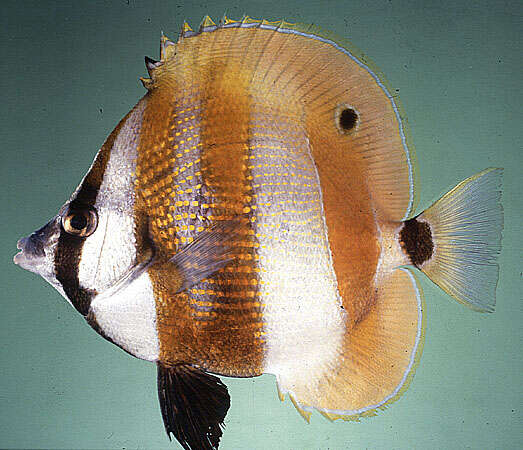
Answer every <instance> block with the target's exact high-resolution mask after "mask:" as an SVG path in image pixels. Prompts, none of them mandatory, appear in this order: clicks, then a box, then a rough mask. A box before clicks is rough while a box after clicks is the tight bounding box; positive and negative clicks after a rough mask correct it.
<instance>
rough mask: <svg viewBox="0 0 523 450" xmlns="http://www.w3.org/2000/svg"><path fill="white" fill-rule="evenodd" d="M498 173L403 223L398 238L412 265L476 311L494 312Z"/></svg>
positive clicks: (477, 178) (487, 173) (470, 181)
mask: <svg viewBox="0 0 523 450" xmlns="http://www.w3.org/2000/svg"><path fill="white" fill-rule="evenodd" d="M502 173H503V169H497V168H490V169H486V170H484V171H483V172H480V173H478V174H476V175H474V176H472V177H470V178H467V179H466V180H465V181H462V182H461V183H459V184H458V185H457V186H456V187H455V188H454V189H452V190H451V191H450V192H448V193H446V194H445V195H444V196H443V197H442V198H440V199H439V200H438V201H437V202H436V203H434V204H433V205H432V206H431V207H430V208H428V209H427V210H426V211H424V212H423V213H422V214H421V215H419V216H418V217H416V218H414V219H411V220H409V221H407V222H405V225H404V227H403V229H402V231H401V235H400V239H401V241H402V245H403V247H404V248H405V250H406V252H407V253H408V254H409V257H410V259H411V261H412V263H413V264H414V265H415V266H417V267H418V268H420V269H421V270H422V271H423V272H424V273H426V274H427V275H428V277H429V278H430V279H431V280H432V281H434V283H436V284H437V285H438V286H439V287H441V288H442V289H443V290H444V291H445V292H447V293H448V294H449V295H451V296H452V297H454V298H455V299H456V300H457V301H459V302H460V303H463V304H464V305H466V306H468V307H470V308H472V309H474V310H476V311H482V312H492V311H494V306H495V304H496V285H497V282H498V272H499V267H498V264H497V263H496V258H497V256H498V254H499V252H500V250H501V231H502V229H503V208H502V206H501V203H500V200H501V177H502ZM427 224H428V225H427Z"/></svg>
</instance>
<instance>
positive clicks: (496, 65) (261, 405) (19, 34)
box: [0, 0, 523, 450]
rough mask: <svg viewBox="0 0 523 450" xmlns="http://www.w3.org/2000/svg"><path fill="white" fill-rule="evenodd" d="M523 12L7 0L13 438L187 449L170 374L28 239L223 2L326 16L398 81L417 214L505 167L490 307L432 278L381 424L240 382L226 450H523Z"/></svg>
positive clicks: (233, 12) (7, 331) (300, 17)
mask: <svg viewBox="0 0 523 450" xmlns="http://www.w3.org/2000/svg"><path fill="white" fill-rule="evenodd" d="M522 9H523V8H522V6H521V3H520V2H517V1H513V2H469V1H462V2H459V1H458V2H456V1H433V2H420V1H376V2H364V1H345V2H342V1H324V2H320V1H299V2H298V1H294V2H291V1H281V0H279V1H271V2H260V1H256V2H254V1H251V2H249V1H244V2H221V1H214V2H199V1H191V2H186V1H182V0H178V1H157V2H147V1H135V0H129V1H125V0H123V1H110V2H109V1H89V2H79V1H75V2H50V1H48V2H45V1H34V2H28V1H16V2H14V1H13V2H10V1H5V0H4V1H2V3H1V13H0V23H1V27H0V35H1V40H0V47H1V62H0V64H1V66H2V72H1V73H2V79H1V81H0V88H1V90H0V92H1V93H2V102H1V105H0V114H1V116H0V119H1V121H0V123H1V141H0V148H1V157H2V158H1V167H0V180H1V183H2V189H1V190H0V196H1V197H0V202H1V205H2V210H1V212H0V216H1V218H2V220H1V221H0V226H1V227H2V228H1V232H0V248H1V258H0V264H1V267H0V285H1V286H2V289H1V293H0V302H1V303H0V321H1V326H0V342H1V344H0V357H1V375H0V377H1V385H0V393H1V399H0V408H1V420H0V447H2V448H3V447H18V448H35V447H40V448H127V449H130V448H167V447H168V448H179V447H178V444H177V443H171V444H170V443H169V442H168V440H167V438H166V436H165V433H164V430H163V425H162V420H161V416H160V411H159V407H158V403H157V398H156V368H155V367H154V365H152V364H150V363H146V362H143V361H140V360H137V359H134V358H132V357H130V356H129V355H127V354H126V353H124V352H123V351H121V350H120V349H118V348H117V347H115V346H113V345H111V344H109V343H108V342H106V341H104V340H103V339H101V338H100V337H98V336H97V335H96V334H95V333H94V332H93V331H92V330H91V329H90V328H89V327H88V326H87V324H86V323H84V320H83V319H82V317H80V316H79V315H78V314H76V313H75V312H74V311H73V309H72V308H71V307H70V306H69V305H68V304H67V303H66V302H65V301H64V300H63V299H62V298H61V297H60V296H59V294H58V293H57V292H55V291H54V290H53V289H52V288H51V287H50V286H48V285H47V284H45V283H44V282H43V280H42V279H40V278H39V277H37V276H35V275H33V274H30V273H29V272H26V271H22V270H21V269H20V268H18V267H15V266H14V264H12V262H11V258H12V256H13V254H14V253H15V252H16V247H15V244H16V241H17V239H18V238H19V237H21V236H22V235H27V234H29V233H30V232H31V231H33V230H35V229H36V228H38V227H40V226H41V225H42V224H43V223H44V222H45V221H47V219H48V218H50V217H51V216H52V215H54V214H55V212H56V211H57V210H58V208H59V207H60V206H61V204H62V203H63V202H64V201H65V200H66V199H67V198H68V197H69V195H70V193H71V192H72V190H73V189H74V188H75V187H76V185H77V184H78V182H79V180H80V179H81V178H82V176H83V175H84V173H85V172H86V171H87V169H88V167H89V165H90V163H91V161H92V159H93V157H94V155H95V152H96V151H97V149H98V148H99V146H100V145H101V144H102V143H103V141H104V139H105V137H106V136H107V135H108V134H109V132H110V131H111V130H112V128H113V127H114V126H115V125H116V123H117V122H118V120H119V119H120V118H121V117H122V116H123V115H124V114H125V113H126V112H127V111H128V110H129V109H130V108H131V107H132V105H134V104H135V103H136V101H137V100H138V98H139V97H141V96H142V95H143V94H144V89H143V87H142V86H141V84H140V83H139V82H138V80H137V78H138V76H144V75H145V73H146V72H145V68H144V65H143V56H144V55H149V56H151V57H157V56H158V45H159V37H160V32H161V30H163V31H164V32H165V33H166V34H167V35H169V36H171V37H173V38H176V36H177V32H178V30H179V28H180V25H181V23H182V21H183V19H187V20H189V21H190V23H191V24H193V25H194V26H197V25H198V23H199V21H200V19H201V18H202V16H203V15H204V14H210V15H211V16H212V17H213V18H215V19H218V18H219V17H221V16H222V15H223V13H224V12H225V11H226V12H227V14H228V15H229V16H232V17H234V18H238V17H240V16H242V15H243V14H244V13H248V14H249V15H251V16H254V17H265V18H267V19H278V18H286V19H288V20H289V21H299V22H305V23H310V22H314V24H316V25H320V26H322V27H323V28H326V29H329V30H331V31H334V32H335V33H337V34H338V35H340V36H343V37H345V38H348V39H350V40H351V41H352V42H353V43H354V44H355V45H356V46H358V47H359V48H361V49H362V50H363V51H364V52H365V53H366V54H367V55H369V56H370V58H372V60H373V61H374V62H375V63H376V65H377V66H378V67H379V68H380V69H381V70H382V71H383V73H385V74H386V76H387V78H388V80H389V81H390V83H391V85H392V86H393V87H394V88H396V89H399V91H400V96H401V99H402V102H403V104H404V107H405V110H406V113H407V115H408V117H409V123H410V126H411V131H412V136H413V141H414V143H415V146H416V149H417V154H418V159H419V166H420V175H421V203H420V207H421V208H424V207H427V206H428V205H429V204H430V203H431V202H432V201H433V200H435V199H436V198H438V197H439V195H440V194H442V193H443V192H445V191H447V190H448V189H449V188H451V187H452V186H454V185H455V184H456V183H457V182H459V181H461V180H462V179H464V178H466V177H468V176H470V175H472V174H474V173H476V172H478V171H480V170H482V169H484V168H486V167H489V166H501V167H504V168H505V177H504V194H503V204H504V208H505V230H504V238H503V252H502V255H501V258H500V263H501V276H500V280H499V285H498V291H497V310H496V312H495V313H494V314H490V315H485V314H478V313H473V312H471V311H470V310H468V309H466V308H464V307H463V306H461V305H459V304H457V303H456V302H454V301H452V300H451V299H450V298H449V297H447V296H446V295H445V294H443V293H442V292H441V291H440V290H439V289H437V288H436V287H435V286H434V285H432V284H431V283H430V282H429V281H428V280H427V279H426V278H424V279H423V282H422V283H423V288H424V291H425V296H426V299H427V317H428V329H427V338H426V344H425V351H424V355H423V358H422V361H421V365H420V367H419V369H418V371H417V374H416V376H415V378H414V380H413V383H412V385H411V387H410V389H409V390H408V391H407V393H406V394H405V395H404V396H403V398H402V399H400V401H398V402H397V403H395V404H393V405H392V406H391V407H389V408H388V410H387V411H385V412H382V413H380V414H379V416H377V417H374V418H370V419H365V420H364V421H362V422H361V423H344V422H340V421H338V422H335V423H330V422H328V421H327V420H326V419H324V418H323V417H322V416H320V415H319V414H317V413H316V414H314V415H313V417H312V422H311V424H310V425H307V424H306V423H305V422H304V421H303V420H302V419H301V417H300V416H299V415H298V414H297V412H296V411H295V410H294V408H293V406H292V404H291V403H290V402H289V401H288V400H286V401H285V402H284V403H283V404H280V401H279V400H278V398H277V395H276V387H275V380H274V378H273V377H272V376H268V375H267V376H262V377H260V378H256V379H246V380H236V379H226V383H227V385H228V386H229V389H230V393H231V398H232V407H231V409H230V412H229V415H228V416H227V420H226V425H227V428H226V431H225V434H224V437H223V440H222V443H223V444H222V448H224V449H243V448H245V449H274V450H276V449H342V448H353V449H354V448H387V449H388V448H423V449H425V448H477V449H484V448H503V449H508V448H522V446H523V438H522V428H523V427H522V423H523V420H522V419H523V418H522V403H523V402H522V385H523V383H522V381H523V379H522V373H523V364H522V350H521V349H522V329H523V327H522V325H521V324H522V322H523V315H522V290H523V289H522V288H523V286H522V270H523V269H522V264H521V262H522V260H521V255H522V246H521V232H522V227H521V224H522V221H523V220H522V219H523V218H522V211H523V204H522V200H521V196H522V182H521V179H522V172H523V170H522V169H523V164H522V156H521V152H522V145H521V142H522V128H523V121H522V114H521V105H522V104H523V98H522V91H521V83H522V73H523V71H522V59H521V56H522V54H523V52H522V46H521V42H522V29H523V20H522Z"/></svg>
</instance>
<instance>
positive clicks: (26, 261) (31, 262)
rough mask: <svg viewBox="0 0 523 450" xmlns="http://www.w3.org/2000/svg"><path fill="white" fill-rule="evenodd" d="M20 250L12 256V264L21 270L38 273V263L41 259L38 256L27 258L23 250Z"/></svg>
mask: <svg viewBox="0 0 523 450" xmlns="http://www.w3.org/2000/svg"><path fill="white" fill-rule="evenodd" d="M20 250H21V251H19V252H18V253H17V254H16V255H14V256H13V262H14V263H15V264H16V265H17V266H19V267H21V268H22V269H25V270H29V271H30V272H35V273H38V262H39V261H41V260H42V259H43V258H42V257H39V256H36V257H35V256H28V255H27V252H24V250H23V249H20Z"/></svg>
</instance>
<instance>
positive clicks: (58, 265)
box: [54, 113, 130, 316]
mask: <svg viewBox="0 0 523 450" xmlns="http://www.w3.org/2000/svg"><path fill="white" fill-rule="evenodd" d="M129 114H130V113H129ZM129 114H128V115H127V116H125V117H124V118H123V119H122V120H121V121H120V123H119V124H118V126H117V127H116V128H115V129H114V131H113V132H112V133H111V134H110V135H109V137H108V138H107V139H106V141H105V143H104V145H103V146H102V148H101V149H100V151H99V152H98V154H97V155H96V159H95V160H94V163H93V165H92V167H91V170H90V171H89V173H88V174H87V176H86V177H85V179H84V181H83V182H82V185H81V186H80V189H79V190H78V192H77V194H76V197H75V198H74V199H73V200H72V201H71V203H70V204H69V210H84V209H87V208H90V207H93V206H94V204H95V202H96V197H97V196H98V191H99V190H100V186H101V184H102V181H103V177H104V173H105V169H106V167H107V162H108V161H109V156H110V153H111V149H112V148H113V145H114V141H115V140H116V137H117V136H118V134H119V133H120V129H121V128H122V125H123V124H124V123H125V122H126V121H127V118H128V117H129ZM84 242H85V239H83V238H81V237H78V236H74V235H72V234H69V233H67V232H66V231H65V230H64V229H63V227H62V230H61V232H60V236H59V238H58V245H57V249H56V255H55V264H54V270H55V275H56V279H57V280H58V281H59V282H60V284H61V285H62V288H63V290H64V292H65V294H66V295H67V297H68V298H69V300H70V301H71V303H72V304H73V306H74V307H75V308H76V309H77V311H78V312H79V313H80V314H82V315H84V316H86V315H87V313H88V312H89V308H90V305H91V300H92V298H93V297H94V296H95V295H96V292H95V291H92V290H89V289H85V288H83V287H81V286H80V281H79V279H78V271H79V266H80V258H81V256H82V249H83V246H84Z"/></svg>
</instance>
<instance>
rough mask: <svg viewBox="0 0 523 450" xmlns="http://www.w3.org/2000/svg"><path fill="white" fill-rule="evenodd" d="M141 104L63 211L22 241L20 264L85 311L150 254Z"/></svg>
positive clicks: (109, 140)
mask: <svg viewBox="0 0 523 450" xmlns="http://www.w3.org/2000/svg"><path fill="white" fill-rule="evenodd" d="M139 105H140V104H139ZM139 105H137V107H135V108H134V109H133V110H132V111H131V112H130V113H129V114H128V115H127V116H126V117H124V119H122V121H121V122H120V124H119V125H118V126H117V127H116V128H115V130H114V131H113V132H112V133H111V135H110V136H109V137H108V138H107V140H106V142H105V143H104V145H103V146H102V148H101V149H100V150H99V152H98V153H97V155H96V158H95V160H94V162H93V164H92V166H91V168H90V169H89V171H88V172H87V174H86V175H85V176H84V178H83V180H82V182H81V183H80V185H79V186H78V187H77V189H76V190H75V191H74V193H73V194H72V196H71V197H70V199H69V200H68V201H67V202H66V203H65V204H64V205H63V206H62V207H61V208H60V210H59V212H58V214H57V215H55V216H54V217H53V218H52V219H51V220H50V221H49V222H48V223H47V224H46V225H44V226H43V227H42V228H40V229H39V230H37V231H35V232H34V233H32V234H31V235H29V236H28V237H24V238H22V239H20V240H19V241H18V243H17V247H18V249H19V250H21V251H20V252H19V253H18V254H16V255H15V257H14V262H15V264H17V265H19V266H20V267H22V268H24V269H27V270H29V271H31V272H34V273H36V274H38V275H40V276H42V277H43V278H44V279H45V280H46V281H48V282H49V283H50V284H51V285H52V286H53V287H54V288H56V289H57V290H58V292H60V293H61V294H62V295H63V296H64V297H65V298H66V299H67V300H68V301H69V302H70V303H71V304H72V305H73V306H74V307H75V308H76V309H77V310H78V311H79V312H80V313H81V314H83V315H84V316H87V314H88V312H89V307H90V304H91V302H92V301H93V300H94V299H95V298H96V297H98V296H101V295H106V294H108V293H110V292H111V290H114V289H115V288H116V287H117V286H119V285H121V284H122V282H123V281H125V280H127V281H129V280H132V279H133V274H134V273H135V272H136V271H139V270H143V267H144V264H146V263H147V261H148V260H149V259H151V253H150V251H147V250H146V249H145V244H144V243H145V242H146V240H147V236H146V235H147V224H146V223H145V221H144V220H141V219H138V216H139V214H138V213H137V211H136V208H135V198H136V194H135V191H134V178H133V177H134V170H135V164H136V147H137V141H138V135H139V131H140V126H141V111H142V109H143V108H140V107H139ZM140 217H141V216H140Z"/></svg>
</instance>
